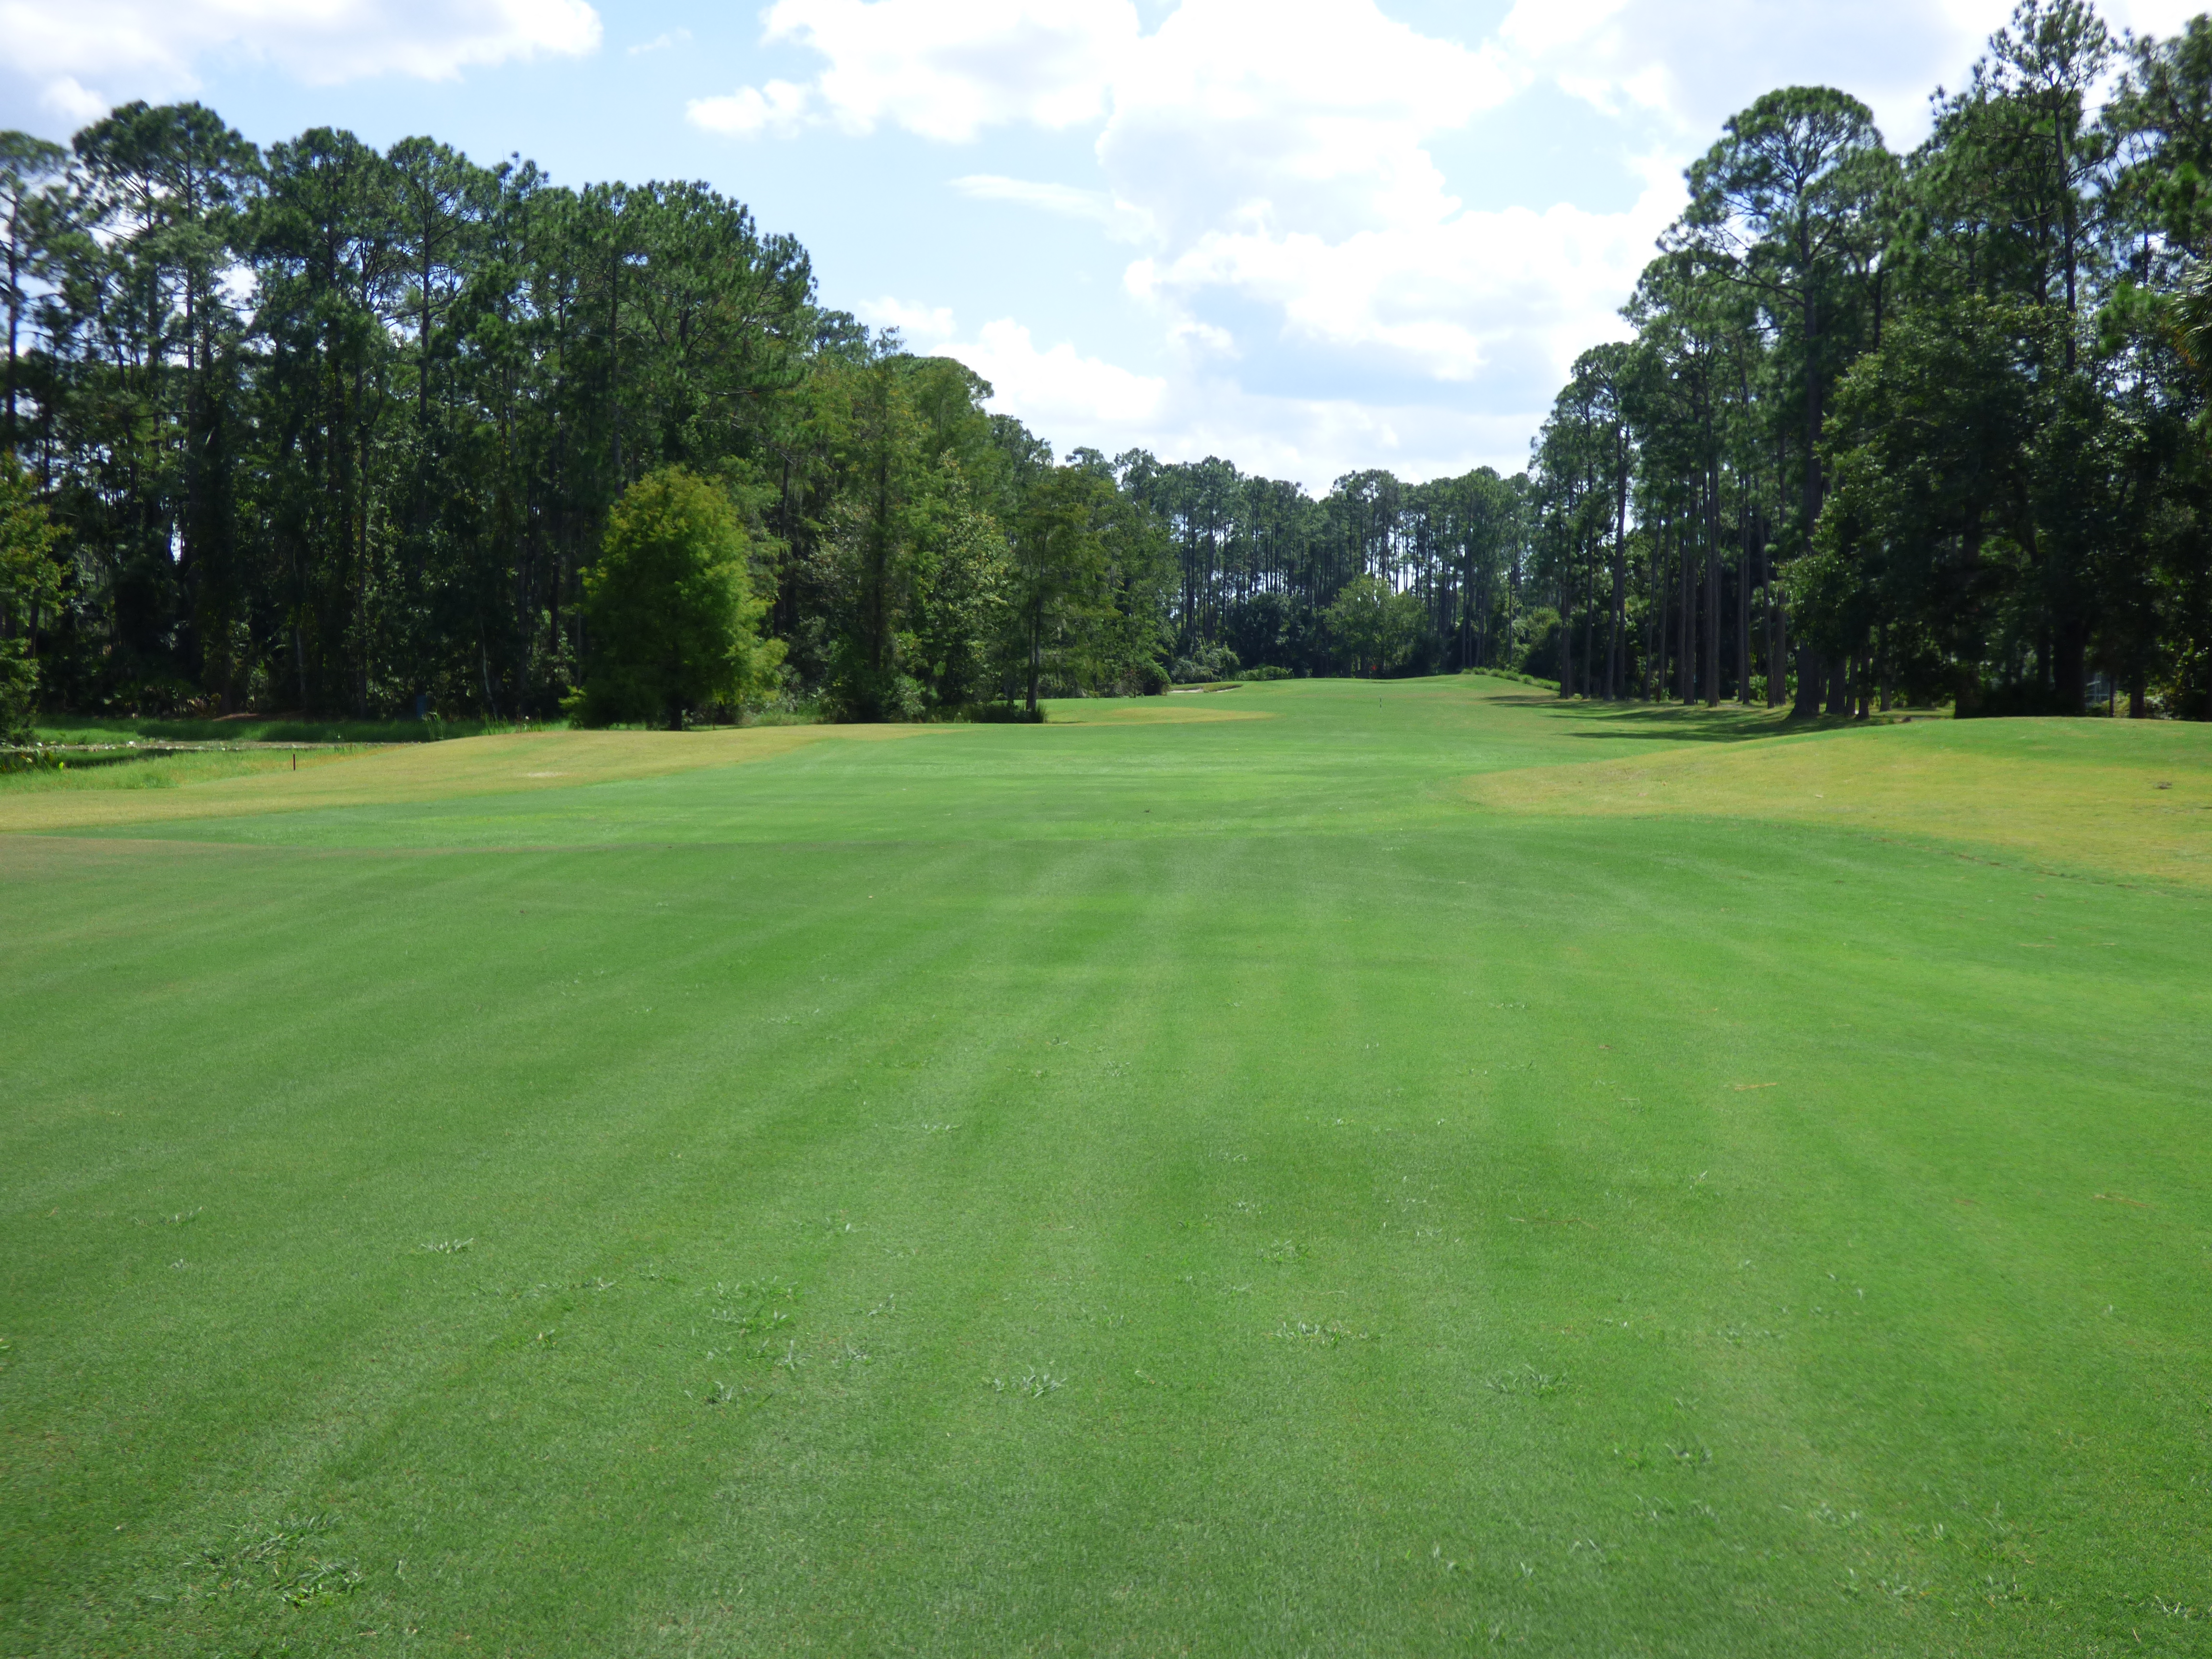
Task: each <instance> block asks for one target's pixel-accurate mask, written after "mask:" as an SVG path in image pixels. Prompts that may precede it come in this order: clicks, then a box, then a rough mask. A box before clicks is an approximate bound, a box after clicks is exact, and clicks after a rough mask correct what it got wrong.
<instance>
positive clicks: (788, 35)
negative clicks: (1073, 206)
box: [691, 0, 1138, 143]
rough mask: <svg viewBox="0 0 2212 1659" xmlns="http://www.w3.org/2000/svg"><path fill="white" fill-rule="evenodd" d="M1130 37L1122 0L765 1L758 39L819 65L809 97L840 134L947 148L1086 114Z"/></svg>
mask: <svg viewBox="0 0 2212 1659" xmlns="http://www.w3.org/2000/svg"><path fill="white" fill-rule="evenodd" d="M1137 35H1138V27H1137V11H1136V8H1135V7H1134V6H1133V5H1132V4H1131V3H1129V0H776V3H775V5H774V6H772V7H770V8H769V11H768V14H767V27H766V29H765V32H764V36H763V38H764V39H765V40H767V41H769V42H770V43H779V42H783V43H791V44H795V45H798V46H807V47H811V49H813V50H814V51H815V52H818V53H820V54H821V55H822V56H823V58H826V59H828V60H829V61H828V63H827V64H826V66H825V67H824V68H823V70H822V73H821V75H820V76H819V77H818V78H817V80H816V81H815V82H814V83H813V84H812V85H811V87H809V88H807V92H808V98H809V102H810V103H811V104H812V105H813V106H815V107H816V108H817V110H818V111H819V112H821V114H822V116H823V118H824V119H827V120H829V121H833V122H835V123H836V125H838V126H839V127H841V128H842V129H843V130H844V131H847V132H851V133H866V132H872V131H875V129H876V128H877V127H878V126H879V125H885V124H889V125H894V126H899V127H903V128H904V129H906V130H907V131H909V132H915V133H920V134H921V136H922V137H927V138H939V139H944V140H945V141H947V142H950V143H963V142H965V141H966V140H969V139H971V138H973V137H975V136H976V134H977V133H979V132H980V131H982V129H983V128H985V127H987V126H991V125H1000V124H1002V123H1005V122H1009V121H1029V122H1033V123H1035V124H1036V125H1039V126H1044V127H1066V126H1073V125H1076V124H1078V123H1079V122H1084V121H1090V120H1094V119H1096V118H1097V117H1098V116H1099V115H1100V114H1101V113H1102V112H1103V110H1104V107H1105V99H1106V94H1107V88H1109V85H1110V84H1112V82H1113V79H1114V76H1115V70H1116V69H1117V67H1118V66H1119V64H1121V61H1122V59H1123V58H1125V57H1126V56H1127V53H1128V52H1129V50H1130V49H1131V48H1132V47H1133V46H1134V45H1135V43H1136V40H1137ZM750 91H752V88H740V89H739V91H738V93H737V94H735V99H736V100H738V101H742V100H744V98H745V95H746V94H747V93H749V92H750ZM763 91H765V88H763ZM702 101H703V102H705V103H708V104H719V103H722V102H725V101H730V100H702ZM700 107H701V106H700V105H699V104H694V105H693V106H691V108H692V118H693V119H694V120H695V121H701V124H702V125H708V123H706V122H704V121H702V120H701V117H700V115H699V113H698V111H699V109H700ZM715 130H716V131H721V130H723V129H719V128H717V129H715Z"/></svg>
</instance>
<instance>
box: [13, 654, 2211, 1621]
mask: <svg viewBox="0 0 2212 1659" xmlns="http://www.w3.org/2000/svg"><path fill="white" fill-rule="evenodd" d="M1186 713H1189V714H1207V715H1212V714H1243V715H1258V716H1262V718H1246V719H1220V720H1185V719H1183V718H1182V716H1183V715H1184V714H1186ZM1053 714H1054V721H1055V723H1054V724H1051V725H1048V726H1042V727H1034V726H950V727H944V728H934V729H932V730H929V731H927V732H921V733H918V734H916V735H915V736H913V737H911V738H902V739H901V740H898V741H896V742H887V743H872V744H844V743H838V742H834V741H825V742H820V743H815V744H810V745H809V746H806V747H805V748H801V749H798V750H793V751H792V752H789V753H787V754H784V755H781V756H780V757H777V758H774V759H768V760H762V761H758V762H755V763H750V764H746V765H742V766H734V767H726V768H722V769H712V770H701V771H694V772H689V773H684V774H680V775H672V776H665V777H660V778H653V779H647V780H643V781H634V782H622V783H610V784H602V785H597V786H592V787H580V788H574V789H569V788H547V789H542V790H539V791H538V792H536V793H527V794H513V795H501V796H481V797H477V798H474V799H449V800H445V801H440V802H435V803H431V804H428V805H404V804H392V805H384V806H377V807H363V808H351V809H345V810H333V811H319V812H299V813H288V814H273V815H264V816H261V817H239V818H233V819H212V820H210V819H201V820H194V821H191V822H179V823H169V824H151V823H149V824H146V825H143V826H136V827H133V826H125V827H122V828H118V829H107V830H105V831H103V832H101V833H100V834H98V835H94V834H82V835H48V836H5V837H0V891H3V892H4V894H5V897H6V902H5V906H4V908H3V909H0V917H4V920H0V930H4V931H0V948H4V950H5V952H6V956H5V960H6V962H7V963H8V971H7V975H6V978H5V980H4V981H0V984H4V987H5V992H4V1003H0V1007H4V1009H5V1030H6V1033H7V1038H8V1044H7V1047H8V1061H7V1070H6V1073H5V1076H6V1079H7V1084H6V1088H5V1091H4V1094H0V1099H4V1101H5V1103H6V1107H5V1110H4V1112H0V1260H4V1261H5V1262H6V1264H7V1272H6V1276H5V1279H4V1281H0V1283H4V1286H5V1288H4V1291H0V1340H4V1345H5V1346H4V1347H0V1652H4V1653H7V1654H10V1655H13V1654H26V1655H27V1654H34V1653H35V1654H40V1655H76V1654H86V1655H90V1654H99V1655H112V1654H161V1655H172V1654H174V1655H184V1654H193V1655H209V1656H212V1655H215V1654H217V1653H222V1654H244V1653H266V1654H275V1653H278V1652H288V1653H293V1654H319V1653H335V1652H346V1653H356V1652H359V1653H381V1652H394V1653H403V1652H415V1651H422V1652H429V1651H438V1652H447V1653H455V1652H459V1653H480V1654H492V1653H516V1654H593V1655H629V1654H639V1655H644V1654H664V1653H669V1654H675V1653H683V1654H731V1655H738V1654H743V1655H757V1654H777V1653H818V1654H840V1655H842V1654H858V1653H894V1652H901V1653H902V1652H921V1653H932V1654H967V1653H979V1654H993V1655H998V1654H1008V1653H1026V1652H1041V1651H1059V1652H1071V1653H1073V1652H1085V1653H1091V1652H1127V1653H1132V1654H1153V1653H1169V1652H1192V1653H1230V1654H1248V1653H1250V1654H1283V1655H1294V1654H1308V1653H1311V1654H1375V1653H1466V1652H1474V1653H1486V1652H1490V1651H1492V1650H1498V1651H1521V1652H1526V1653H1529V1654H1537V1655H1562V1654H1565V1655H1592V1656H1596V1655H1616V1654H1636V1653H1650V1654H1682V1655H1714V1656H1739V1655H1774V1656H1784V1655H1787V1656H1802V1655H1813V1654H1821V1655H1825V1654H1846V1653H1849V1654H1858V1653H1880V1654H1911V1655H1917V1654H1930V1655H1933V1654H1953V1653H1958V1654H1976V1655H1981V1654H2008V1655H2010V1654H2017V1655H2023V1656H2027V1655H2045V1654H2052V1653H2075V1654H2087V1653H2090V1652H2120V1651H2126V1652H2130V1653H2135V1652H2143V1653H2168V1654H2177V1655H2179V1654H2188V1653H2197V1652H2202V1651H2203V1650H2204V1648H2203V1644H2204V1639H2205V1632H2207V1630H2208V1629H2212V1565H2208V1564H2212V1509H2208V1498H2209V1497H2212V1485H2208V1482H2212V1474H2208V1469H2212V1461H2209V1460H2208V1456H2207V1454H2208V1450H2212V1384H2208V1381H2207V1379H2208V1377H2212V1150H2208V1142H2207V1137H2206V1135H2205V1133H2204V1131H2205V1127H2206V1109H2207V1108H2206V1099H2207V1097H2206V1091H2205V1086H2204V1079H2205V1078H2206V1077H2207V1075H2208V1074H2212V1035H2208V1033H2212V1023H2209V1022H2208V1019H2207V1015H2208V1012H2212V1008H2208V1000H2212V994H2208V990H2207V987H2208V986H2212V925H2208V923H2212V908H2208V907H2212V889H2206V888H2202V887H2193V886H2190V885H2187V884H2178V883H2166V884H2154V883H2145V882H2134V883H2133V884H2130V882H2128V881H2124V880H2123V879H2122V878H2119V877H2117V876H2113V875H2111V874H2107V873H2101V872H2100V866H2099V865H2098V863H2097V860H2096V857H2095V848H2094V844H2093V842H2094V837H2093V833H2090V834H2087V835H2086V836H2085V840H2084V843H2083V849H2082V853H2081V859H2080V860H2079V861H2078V863H2077V864H2075V865H2073V866H2068V867H2065V868H2063V869H2059V868H2058V867H2057V866H2052V868H2051V869H2045V868H2042V867H2039V866H2031V865H2029V864H2027V863H2026V862H2024V861H2022V860H2021V859H2019V858H2017V857H2015V856H2013V855H2010V854H2004V853H2002V852H2001V851H1997V850H1992V849H1978V848H1973V847H1971V846H1966V845H1959V844H1943V843H1939V842H1935V841H1932V840H1928V839H1925V838H1917V837H1915V836H1910V835H1903V834H1899V835H1893V836H1888V838H1887V839H1885V838H1884V836H1883V835H1881V834H1879V833H1876V832H1875V830H1873V829H1857V830H1854V829H1838V828H1833V827H1830V826H1827V825H1825V824H1808V823H1765V822H1762V821H1759V820H1758V819H1756V818H1753V817H1743V816H1734V817H1723V816H1699V815H1697V814H1695V813H1681V812H1676V813H1674V814H1673V815H1670V816H1655V817H1632V816H1612V817H1577V816H1570V815H1566V814H1565V813H1553V812H1525V811H1523V812H1511V813H1509V812H1506V811H1502V810H1498V809H1493V808H1489V807H1484V806H1481V805H1476V804H1474V803H1473V802H1472V801H1471V800H1470V799H1469V798H1468V793H1467V791H1466V789H1465V787H1464V782H1465V780H1467V779H1468V778H1469V777H1471V776H1473V775H1477V774H1482V773H1498V772H1502V771H1505V770H1509V769H1520V768H1528V767H1536V766H1558V765H1559V764H1561V763H1568V762H1574V761H1578V760H1585V759H1587V760H1600V761H1601V760H1607V759H1612V758H1614V757H1620V756H1623V755H1628V754H1637V755H1659V754H1663V753H1665V752H1667V751H1668V750H1671V749H1674V748H1676V747H1678V746H1679V745H1680V744H1684V743H1688V742H1696V741H1719V742H1738V743H1749V744H1760V743H1768V742H1776V743H1778V744H1779V745H1781V746H1785V747H1786V746H1789V745H1792V744H1800V743H1814V744H1826V743H1864V742H1869V741H1880V740H1884V739H1886V738H1887V735H1888V734H1887V733H1876V734H1868V733H1864V732H1857V733H1837V734H1833V735H1828V734H1821V735H1815V736H1812V737H1808V738H1780V739H1775V738H1771V736H1770V735H1767V734H1770V733H1771V732H1772V731H1773V730H1774V727H1773V725H1772V723H1771V720H1769V718H1768V717H1767V716H1765V714H1763V713H1762V714H1758V715H1737V714H1731V713H1728V712H1725V711H1723V712H1720V713H1717V714H1700V713H1694V712H1693V713H1690V714H1683V713H1681V712H1680V711H1676V712H1674V713H1672V714H1662V713H1660V712H1658V711H1628V712H1626V713H1614V712H1612V711H1603V710H1591V709H1587V708H1581V707H1580V706H1577V707H1575V708H1568V709H1561V708H1559V707H1558V706H1557V705H1556V704H1554V703H1553V702H1550V701H1549V700H1547V699H1545V698H1543V697H1541V696H1536V695H1534V694H1533V693H1532V692H1530V690H1528V688H1526V687H1520V686H1507V685H1504V684H1502V683H1498V682H1490V681H1480V680H1474V679H1466V680H1455V681H1413V682H1394V683H1387V684H1369V683H1358V682H1345V681H1335V682H1313V681H1290V682H1277V683H1273V684H1255V685H1246V686H1240V687H1238V688H1237V690H1234V691H1231V692H1226V693H1221V694H1217V695H1212V696H1204V697H1199V696H1185V697H1170V698H1162V699H1150V700H1146V702H1143V703H1139V704H1127V705H1117V704H1108V703H1085V704H1076V705H1056V706H1055V707H1054V709H1053ZM1168 715H1174V716H1176V720H1174V721H1172V722H1170V723H1163V722H1164V721H1165V720H1166V717H1167V716H1168ZM1079 720H1081V721H1089V722H1093V723H1087V724H1073V723H1071V722H1074V721H1079ZM1983 731H1986V732H1989V733H1990V737H1989V738H1988V739H1987V740H1986V741H1987V742H1988V743H1989V744H1992V745H1996V746H1997V747H1998V749H1999V750H2002V742H2003V740H2004V734H2005V728H2004V727H2002V726H1998V725H1996V724H1992V725H1990V726H1984V727H1974V726H1966V725H1962V726H1959V727H1956V728H1946V731H1945V736H1946V738H1947V740H1949V741H1952V742H1954V743H1955V744H1960V745H1972V744H1975V743H1977V742H1979V741H1983V739H1981V738H1980V737H1979V732H1983ZM2117 732H2118V728H2117V727H2111V726H2106V727H2101V728H2100V729H2099V730H2098V731H2097V732H2092V733H2090V734H2089V738H2090V740H2091V742H2094V741H2098V740H2101V739H2102V738H2104V736H2105V735H2106V733H2113V734H2117ZM1899 736H1901V737H1909V736H1910V732H1900V733H1899ZM638 740H639V741H641V742H648V741H653V740H654V738H653V734H649V733H640V734H638ZM2175 753H2176V756H2177V759H2176V761H2175V764H2174V766H2173V768H2172V770H2173V771H2174V772H2175V774H2176V775H2177V777H2178V778H2179V779H2180V781H2181V787H2184V788H2187V787H2194V785H2195V784H2196V783H2198V782H2201V781H2203V778H2204V776H2205V775H2207V774H2208V773H2212V748H2208V747H2207V745H2206V744H2203V743H2201V742H2200V743H2195V744H2193V746H2191V747H2189V748H2187V749H2186V750H2185V751H2184V750H2179V749H2177V750H2175ZM336 764H349V763H343V762H341V763H336Z"/></svg>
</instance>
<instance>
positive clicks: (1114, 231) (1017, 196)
mask: <svg viewBox="0 0 2212 1659" xmlns="http://www.w3.org/2000/svg"><path fill="white" fill-rule="evenodd" d="M952 188H953V189H955V190H957V191H959V192H960V193H961V194H962V195H963V196H967V197H973V198H974V199H975V200H976V201H979V202H1018V203H1019V204H1022V205H1023V206H1024V207H1033V208H1038V209H1041V210H1043V211H1044V212H1047V213H1057V214H1059V215H1060V216H1063V217H1065V218H1069V219H1088V220H1090V221H1091V222H1093V223H1095V224H1097V225H1100V226H1102V227H1103V228H1104V229H1105V232H1106V234H1108V235H1109V236H1110V237H1112V238H1113V239H1114V240H1115V241H1117V242H1141V241H1146V240H1150V239H1151V238H1152V236H1153V235H1154V234H1157V231H1158V227H1157V226H1156V225H1155V224H1154V222H1153V220H1152V215H1151V214H1149V213H1147V212H1146V211H1145V210H1144V209H1142V208H1140V207H1136V206H1133V205H1132V204H1129V203H1127V202H1124V201H1121V200H1120V199H1118V198H1117V197H1115V196H1114V195H1113V193H1112V192H1110V191H1103V190H1079V189H1077V188H1076V187H1075V186H1074V185H1054V184H1042V183H1037V182H1034V181H1032V180H1030V179H1006V178H1001V177H1000V175H999V174H997V173H969V174H968V175H967V176H966V177H965V178H962V179H954V180H953V181H952Z"/></svg>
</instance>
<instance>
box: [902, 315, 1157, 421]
mask: <svg viewBox="0 0 2212 1659" xmlns="http://www.w3.org/2000/svg"><path fill="white" fill-rule="evenodd" d="M943 355H944V356H947V357H957V358H958V359H959V360H960V361H961V362H963V363H965V364H967V365H968V367H969V368H972V369H974V370H975V372H976V373H977V374H981V376H982V377H983V378H984V379H985V380H988V381H989V382H990V383H991V385H992V387H993V389H994V391H995V392H996V393H997V397H996V398H995V401H996V403H997V404H998V406H999V407H1000V409H1002V410H1005V411H1006V412H1007V413H1008V414H1011V415H1013V416H1016V417H1017V418H1018V419H1020V420H1021V421H1023V422H1025V423H1027V424H1028V425H1029V426H1030V428H1032V429H1033V430H1035V431H1036V432H1038V433H1039V434H1041V435H1044V436H1047V437H1055V436H1058V435H1066V437H1065V440H1064V441H1066V442H1067V443H1092V442H1096V441H1097V440H1096V439H1094V438H1092V437H1091V436H1089V434H1091V433H1094V432H1112V431H1134V430H1142V429H1149V428H1150V426H1151V425H1152V423H1153V422H1157V421H1158V419H1159V417H1160V416H1161V414H1162V413H1163V412H1164V408H1165V404H1166V398H1167V392H1168V383H1167V381H1166V380H1164V379H1161V378H1158V377H1157V376H1153V375H1146V374H1131V373H1130V372H1129V371H1128V370H1127V369H1126V368H1119V367H1117V366H1116V365H1115V364H1113V363H1109V362H1102V361H1101V360H1100V359H1098V358H1097V357H1085V356H1080V355H1079V354H1078V352H1077V351H1076V349H1075V347H1074V346H1073V344H1071V343H1068V342H1067V341H1065V340H1063V341H1061V342H1060V343H1059V344H1057V345H1054V346H1053V347H1051V348H1049V349H1047V350H1043V351H1040V350H1038V349H1037V348H1036V342H1035V341H1033V340H1032V339H1031V338H1030V331H1029V330H1028V329H1026V328H1024V326H1023V325H1021V324H1019V323H1018V322H1016V321H1014V320H1013V319H1012V318H1011V317H1002V318H1000V319H999V320H998V321H996V322H994V323H986V324H984V325H983V327H982V330H981V332H980V333H979V334H978V335H977V336H976V337H975V339H973V340H970V341H966V342H962V343H954V344H950V345H947V346H945V348H944V353H943Z"/></svg>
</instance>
